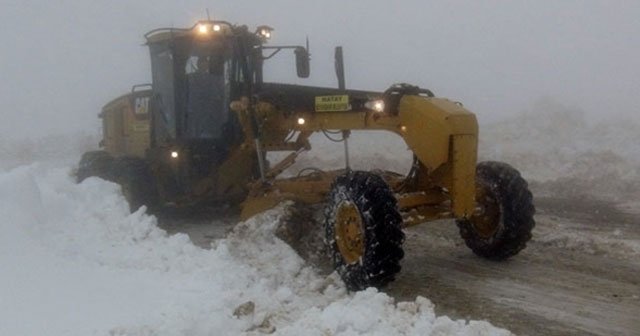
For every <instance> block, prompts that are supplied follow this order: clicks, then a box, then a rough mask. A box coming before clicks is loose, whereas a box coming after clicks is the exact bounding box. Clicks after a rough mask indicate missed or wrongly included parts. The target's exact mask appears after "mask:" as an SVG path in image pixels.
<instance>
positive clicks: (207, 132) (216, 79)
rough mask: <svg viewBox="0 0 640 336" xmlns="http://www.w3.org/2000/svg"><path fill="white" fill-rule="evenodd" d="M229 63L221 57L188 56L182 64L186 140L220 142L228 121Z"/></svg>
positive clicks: (206, 55) (217, 55)
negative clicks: (183, 70)
mask: <svg viewBox="0 0 640 336" xmlns="http://www.w3.org/2000/svg"><path fill="white" fill-rule="evenodd" d="M229 65H230V62H229V60H226V59H225V57H224V55H223V54H220V53H208V54H200V55H191V56H190V57H189V58H188V59H187V62H186V64H185V75H186V91H187V94H186V100H187V101H186V115H185V130H184V136H185V137H186V138H196V139H220V138H222V137H223V136H224V134H223V131H224V125H225V124H226V123H227V121H228V119H229V90H230V83H229V80H228V78H229V75H228V74H229V68H230V66H229Z"/></svg>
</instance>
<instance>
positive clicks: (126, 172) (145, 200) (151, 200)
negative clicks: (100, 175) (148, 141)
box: [110, 157, 158, 212]
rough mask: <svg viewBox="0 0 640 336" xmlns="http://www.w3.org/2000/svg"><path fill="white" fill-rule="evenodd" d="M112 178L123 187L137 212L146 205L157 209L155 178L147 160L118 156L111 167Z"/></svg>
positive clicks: (133, 209)
mask: <svg viewBox="0 0 640 336" xmlns="http://www.w3.org/2000/svg"><path fill="white" fill-rule="evenodd" d="M110 175H111V176H110V180H111V181H113V182H115V183H118V184H119V185H120V186H121V187H122V193H123V195H124V196H125V198H126V199H127V202H129V209H130V210H131V212H135V211H136V210H138V209H139V208H140V207H141V206H143V205H146V206H147V208H148V209H149V210H150V211H153V210H156V208H157V205H158V194H157V190H156V185H155V180H154V178H153V176H152V175H151V171H150V170H149V166H148V164H147V162H146V161H145V160H143V159H140V158H133V157H119V158H116V159H115V160H114V161H113V163H112V165H111V169H110Z"/></svg>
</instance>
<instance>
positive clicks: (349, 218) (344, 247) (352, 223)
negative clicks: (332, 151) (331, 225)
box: [334, 202, 364, 264]
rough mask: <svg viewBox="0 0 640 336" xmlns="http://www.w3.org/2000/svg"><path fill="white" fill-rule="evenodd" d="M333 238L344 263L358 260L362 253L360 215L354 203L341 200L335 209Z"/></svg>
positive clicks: (362, 241)
mask: <svg viewBox="0 0 640 336" xmlns="http://www.w3.org/2000/svg"><path fill="white" fill-rule="evenodd" d="M334 236H335V237H334V238H335V240H336V245H338V250H339V251H340V254H342V258H343V259H344V261H345V263H347V264H353V263H355V262H358V261H359V260H360V258H362V256H363V255H364V232H363V226H362V217H360V212H359V211H358V208H357V207H356V206H355V204H353V203H351V202H343V203H341V204H340V206H339V207H338V210H337V211H336V225H335V234H334Z"/></svg>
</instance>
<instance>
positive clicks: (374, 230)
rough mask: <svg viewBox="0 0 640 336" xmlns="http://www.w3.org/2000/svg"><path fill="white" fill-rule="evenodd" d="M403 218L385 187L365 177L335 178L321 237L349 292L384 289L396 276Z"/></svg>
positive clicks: (356, 174)
mask: <svg viewBox="0 0 640 336" xmlns="http://www.w3.org/2000/svg"><path fill="white" fill-rule="evenodd" d="M401 225H402V216H401V215H400V213H399V211H398V206H397V201H396V199H395V197H394V196H393V193H392V192H391V189H390V188H389V186H388V185H387V184H386V182H385V181H384V180H383V179H382V178H381V177H380V176H378V175H375V174H372V173H369V172H348V173H346V174H344V175H341V176H339V177H338V178H337V179H336V181H335V182H334V184H333V186H332V189H331V192H330V193H329V199H328V204H327V206H326V207H325V233H326V243H327V245H328V248H329V253H330V254H331V258H332V259H333V264H334V266H335V269H336V271H337V272H338V274H340V276H341V277H342V280H343V281H344V283H345V284H346V286H347V288H348V289H349V290H351V291H357V290H362V289H365V288H367V287H377V288H380V287H383V286H385V285H386V284H388V283H389V282H391V281H393V280H394V278H395V275H396V273H398V272H399V271H400V260H401V259H402V257H403V256H404V252H403V250H402V243H403V242H404V233H403V232H402V228H401Z"/></svg>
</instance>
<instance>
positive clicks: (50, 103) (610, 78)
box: [0, 0, 640, 138]
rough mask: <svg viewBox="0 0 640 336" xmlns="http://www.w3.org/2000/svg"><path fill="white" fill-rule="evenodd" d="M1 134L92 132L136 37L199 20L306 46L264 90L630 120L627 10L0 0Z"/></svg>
mask: <svg viewBox="0 0 640 336" xmlns="http://www.w3.org/2000/svg"><path fill="white" fill-rule="evenodd" d="M0 5H1V6H0V38H1V41H2V42H3V46H2V48H1V49H0V60H1V62H0V113H1V115H2V123H1V126H0V132H1V133H0V134H1V135H0V138H2V137H3V136H5V137H7V136H8V137H24V136H36V135H38V134H56V133H63V132H77V131H87V132H97V131H98V129H99V121H98V119H97V118H96V115H97V113H98V112H99V110H100V107H101V106H102V105H103V104H104V103H106V102H107V101H108V100H110V99H112V98H115V97H116V96H118V95H120V94H123V93H126V92H127V91H128V90H129V89H130V87H131V85H133V84H136V83H145V82H149V79H150V75H149V61H148V52H147V50H146V49H145V48H144V47H142V46H141V45H142V43H143V42H144V40H143V38H142V35H143V34H144V33H145V32H146V31H148V30H151V29H153V28H157V27H167V26H168V27H170V26H174V27H186V26H191V25H192V24H193V23H194V21H195V20H197V19H201V18H205V17H206V14H205V13H206V8H209V10H210V12H211V14H212V16H213V18H215V19H223V20H227V21H230V22H232V23H237V24H247V25H249V26H250V27H251V28H254V27H255V26H258V25H261V24H268V25H270V26H272V27H274V28H275V29H276V30H275V32H274V38H273V39H272V44H304V40H305V37H306V36H308V37H309V40H310V42H311V53H312V75H311V78H309V79H308V80H300V79H297V78H296V77H295V75H294V74H295V71H294V64H293V55H292V53H283V54H282V55H280V56H279V57H278V59H276V60H274V62H272V64H269V65H267V67H268V70H267V76H269V77H270V79H271V80H274V81H288V82H295V83H301V84H308V85H322V86H335V85H336V84H335V83H336V80H335V75H334V72H333V64H332V62H333V47H334V46H336V45H343V46H344V48H345V58H346V76H347V86H348V87H350V88H362V89H370V90H380V91H382V90H384V89H386V88H387V87H388V86H389V85H390V84H392V83H396V82H409V83H412V84H417V85H420V86H422V87H427V88H430V89H432V90H433V91H434V92H435V93H436V94H437V95H439V96H445V97H449V98H451V99H455V100H459V101H462V102H463V103H464V104H465V106H466V107H467V108H469V109H471V110H472V111H474V112H476V113H477V114H478V115H479V118H480V119H481V120H484V121H486V120H496V119H499V118H502V117H503V116H505V115H508V114H510V113H515V112H520V111H522V110H527V109H530V108H531V106H533V103H534V102H535V101H536V100H538V99H540V98H553V99H555V100H557V101H560V102H563V103H565V104H567V105H570V106H575V107H578V108H581V109H583V110H585V111H586V112H587V113H588V114H590V115H598V114H600V115H605V114H613V115H616V116H620V115H626V116H632V117H633V118H634V119H636V120H639V119H640V117H638V115H637V114H638V112H640V111H639V110H640V109H639V108H638V107H637V103H636V101H637V99H638V98H637V96H638V93H639V91H640V52H639V51H640V1H586V0H584V1H568V0H563V1H475V0H469V1H395V2H393V1H388V0H385V1H378V0H375V1H338V0H325V1H308V2H307V1H300V0H271V1H265V0H260V1H258V0H256V1H248V0H234V1H188V0H185V1H166V0H163V1H146V2H143V1H119V0H118V1H97V0H96V1H80V0H77V1H65V0H58V1H7V0H0Z"/></svg>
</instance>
